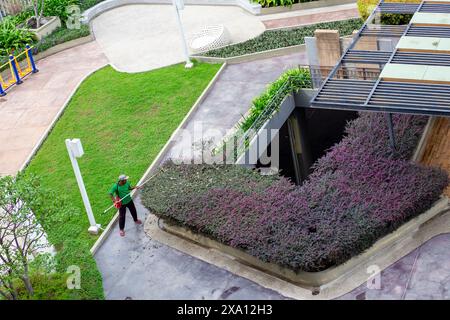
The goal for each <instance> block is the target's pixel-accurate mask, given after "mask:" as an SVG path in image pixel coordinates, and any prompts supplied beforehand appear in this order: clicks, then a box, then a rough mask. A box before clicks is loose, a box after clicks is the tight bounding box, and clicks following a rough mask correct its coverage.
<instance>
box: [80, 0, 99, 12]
mask: <svg viewBox="0 0 450 320" xmlns="http://www.w3.org/2000/svg"><path fill="white" fill-rule="evenodd" d="M103 1H105V0H80V8H81V11H84V10H87V9H89V8H91V7H93V6H95V5H96V4H98V3H100V2H103Z"/></svg>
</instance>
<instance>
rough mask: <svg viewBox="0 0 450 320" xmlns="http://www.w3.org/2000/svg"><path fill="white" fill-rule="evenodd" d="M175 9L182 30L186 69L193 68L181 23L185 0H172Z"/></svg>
mask: <svg viewBox="0 0 450 320" xmlns="http://www.w3.org/2000/svg"><path fill="white" fill-rule="evenodd" d="M172 3H173V7H174V9H175V14H176V16H177V22H178V28H179V29H180V34H181V40H182V41H183V51H184V57H185V59H186V65H185V68H188V69H189V68H192V66H193V65H194V64H193V63H192V61H191V60H190V59H189V51H188V46H187V43H186V36H185V34H184V29H183V24H182V23H181V16H180V11H181V10H183V9H184V0H172Z"/></svg>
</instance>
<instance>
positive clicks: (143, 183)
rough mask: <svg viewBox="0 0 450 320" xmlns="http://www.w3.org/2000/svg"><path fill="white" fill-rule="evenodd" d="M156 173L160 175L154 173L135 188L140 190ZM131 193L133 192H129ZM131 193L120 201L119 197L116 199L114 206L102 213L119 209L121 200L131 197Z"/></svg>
mask: <svg viewBox="0 0 450 320" xmlns="http://www.w3.org/2000/svg"><path fill="white" fill-rule="evenodd" d="M160 171H161V172H165V171H164V170H163V169H160ZM158 173H160V172H157V173H155V174H154V175H152V176H151V177H150V178H148V179H147V180H145V181H144V182H142V183H141V184H140V185H138V186H136V188H141V187H143V186H144V185H145V184H146V183H148V182H149V181H150V180H152V179H153V178H154V177H156V175H157V174H158ZM131 192H133V191H131ZM131 192H129V193H127V194H126V195H125V197H123V198H122V199H120V198H119V197H116V201H115V202H114V204H113V205H111V206H110V207H109V208H108V209H106V210H105V211H103V213H106V212H108V211H109V210H111V209H112V208H116V209H119V208H120V206H121V203H122V200H123V199H125V198H126V197H131Z"/></svg>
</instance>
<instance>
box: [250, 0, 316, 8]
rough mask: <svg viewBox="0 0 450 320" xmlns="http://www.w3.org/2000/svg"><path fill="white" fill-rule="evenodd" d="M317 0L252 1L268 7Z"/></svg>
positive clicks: (286, 5) (287, 5)
mask: <svg viewBox="0 0 450 320" xmlns="http://www.w3.org/2000/svg"><path fill="white" fill-rule="evenodd" d="M313 1H318V0H253V2H256V3H259V4H260V5H261V6H262V7H264V8H269V7H280V6H284V7H289V6H292V5H293V4H296V3H304V2H313Z"/></svg>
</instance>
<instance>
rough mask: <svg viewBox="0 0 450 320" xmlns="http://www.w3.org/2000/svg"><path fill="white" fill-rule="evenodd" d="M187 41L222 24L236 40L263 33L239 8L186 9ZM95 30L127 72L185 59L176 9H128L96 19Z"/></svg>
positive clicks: (111, 56)
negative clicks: (203, 29)
mask: <svg viewBox="0 0 450 320" xmlns="http://www.w3.org/2000/svg"><path fill="white" fill-rule="evenodd" d="M182 22H183V26H184V29H185V33H186V38H187V39H188V42H189V39H191V38H192V36H193V34H195V33H198V32H199V31H200V30H201V29H202V28H203V27H204V26H207V25H217V24H223V25H224V26H225V27H226V28H227V29H228V31H229V34H230V38H231V42H232V43H236V42H241V41H245V40H248V39H251V38H254V37H256V36H258V35H259V34H261V33H262V32H264V30H265V27H264V24H263V23H262V22H261V21H260V20H259V18H258V17H256V16H254V15H252V14H251V13H249V12H247V11H245V10H244V9H242V8H239V7H236V6H186V7H185V9H184V10H183V11H182ZM92 30H93V33H94V35H95V38H96V40H97V42H98V43H99V45H100V47H101V48H102V50H103V52H104V53H105V55H106V56H107V57H108V60H109V61H110V62H111V65H112V66H113V67H114V68H115V69H117V70H119V71H123V72H142V71H148V70H152V69H155V68H161V67H164V66H167V65H170V64H174V63H178V62H182V61H184V55H183V47H182V40H181V35H180V31H179V29H178V25H177V20H176V16H175V11H174V8H173V6H171V5H164V4H162V5H127V6H122V7H118V8H115V9H112V10H110V11H107V12H105V13H103V14H101V15H99V16H98V17H97V18H95V19H93V21H92Z"/></svg>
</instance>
